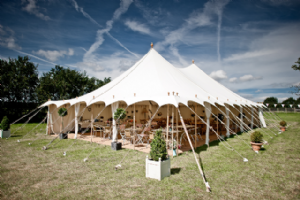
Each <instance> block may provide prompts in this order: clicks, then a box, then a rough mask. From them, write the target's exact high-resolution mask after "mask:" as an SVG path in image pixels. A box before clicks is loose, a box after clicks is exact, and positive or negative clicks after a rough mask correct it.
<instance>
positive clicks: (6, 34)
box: [0, 24, 22, 50]
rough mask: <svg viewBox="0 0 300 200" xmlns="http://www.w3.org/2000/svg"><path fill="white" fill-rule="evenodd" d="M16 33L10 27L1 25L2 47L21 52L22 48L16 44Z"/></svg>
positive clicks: (0, 39)
mask: <svg viewBox="0 0 300 200" xmlns="http://www.w3.org/2000/svg"><path fill="white" fill-rule="evenodd" d="M14 34H15V32H14V31H13V30H11V29H10V28H9V27H3V26H2V25H1V24H0V45H1V46H3V47H6V48H9V49H13V50H21V49H22V47H20V46H19V45H17V44H16V39H15V37H14Z"/></svg>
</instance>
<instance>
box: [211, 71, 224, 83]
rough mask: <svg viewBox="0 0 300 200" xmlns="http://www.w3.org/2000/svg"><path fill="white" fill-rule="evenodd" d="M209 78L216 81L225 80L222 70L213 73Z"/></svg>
mask: <svg viewBox="0 0 300 200" xmlns="http://www.w3.org/2000/svg"><path fill="white" fill-rule="evenodd" d="M209 76H210V77H212V78H213V79H215V80H217V81H219V80H222V79H226V78H227V75H226V73H225V72H224V71H223V70H217V71H213V72H212V73H211V74H210V75H209Z"/></svg>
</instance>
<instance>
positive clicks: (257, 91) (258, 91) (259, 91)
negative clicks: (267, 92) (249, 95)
mask: <svg viewBox="0 0 300 200" xmlns="http://www.w3.org/2000/svg"><path fill="white" fill-rule="evenodd" d="M255 92H256V93H261V92H263V91H262V90H256V91H255Z"/></svg>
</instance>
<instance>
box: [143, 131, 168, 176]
mask: <svg viewBox="0 0 300 200" xmlns="http://www.w3.org/2000/svg"><path fill="white" fill-rule="evenodd" d="M161 133H162V131H161V130H158V131H156V133H155V136H154V139H153V140H152V142H151V144H150V146H151V151H150V157H151V159H149V158H148V156H147V158H146V177H147V178H153V179H158V180H162V179H163V178H164V177H168V176H170V174H171V169H170V168H171V162H170V158H169V157H168V154H167V149H166V142H165V140H164V138H163V136H162V134H161Z"/></svg>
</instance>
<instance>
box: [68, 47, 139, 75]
mask: <svg viewBox="0 0 300 200" xmlns="http://www.w3.org/2000/svg"><path fill="white" fill-rule="evenodd" d="M136 61H137V60H136V57H135V56H133V55H131V54H124V53H123V52H115V53H114V54H111V55H102V56H101V57H100V56H95V57H94V59H93V60H91V61H88V60H87V61H83V62H79V63H75V64H74V63H73V64H71V65H72V66H76V67H77V68H78V69H79V70H85V71H86V72H87V74H88V75H89V76H94V77H97V78H99V79H103V78H105V77H112V79H114V78H116V77H118V76H119V75H121V74H122V73H123V72H124V71H125V70H127V69H129V68H130V67H132V66H133V65H134V63H135V62H136Z"/></svg>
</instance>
